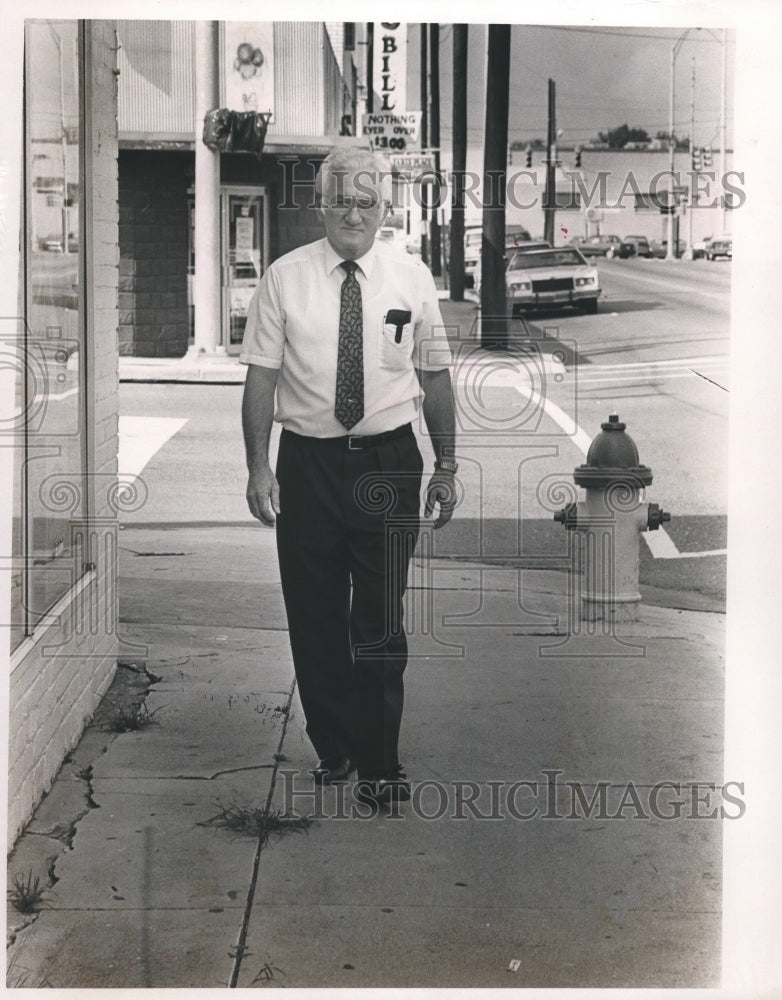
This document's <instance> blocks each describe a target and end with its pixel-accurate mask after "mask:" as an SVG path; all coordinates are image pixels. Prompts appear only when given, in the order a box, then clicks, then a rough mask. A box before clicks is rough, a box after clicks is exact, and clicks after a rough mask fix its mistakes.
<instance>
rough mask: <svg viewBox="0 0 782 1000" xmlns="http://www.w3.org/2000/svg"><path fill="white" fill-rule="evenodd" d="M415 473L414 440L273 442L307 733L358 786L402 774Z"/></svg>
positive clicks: (281, 546)
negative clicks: (352, 444) (352, 769)
mask: <svg viewBox="0 0 782 1000" xmlns="http://www.w3.org/2000/svg"><path fill="white" fill-rule="evenodd" d="M422 470H423V461H422V459H421V454H420V452H419V450H418V445H417V443H416V440H415V436H414V435H413V433H412V430H410V432H409V433H406V434H405V435H404V436H402V437H398V438H394V439H392V440H388V441H384V442H383V443H382V444H379V445H376V446H373V447H370V448H366V449H362V450H355V451H353V450H349V449H348V447H347V439H346V438H327V439H318V438H309V437H302V436H300V435H296V434H293V433H291V432H289V431H283V433H282V436H281V438H280V449H279V456H278V461H277V480H278V482H279V485H280V509H281V513H280V514H279V516H278V518H277V550H278V553H279V560H280V574H281V578H282V591H283V597H284V599H285V608H286V612H287V615H288V628H289V631H290V642H291V650H292V653H293V663H294V668H295V671H296V680H297V683H298V687H299V695H300V697H301V702H302V706H303V708H304V715H305V718H306V723H307V734H308V736H309V738H310V739H311V741H312V744H313V746H314V748H315V751H316V753H317V754H318V756H319V757H320V758H324V757H329V756H331V755H334V754H343V753H348V754H350V755H353V756H354V757H355V758H356V759H357V762H358V768H359V775H360V776H361V777H371V776H373V775H377V774H382V773H388V772H389V771H393V770H394V768H395V767H396V766H397V765H398V763H399V758H398V743H399V728H400V724H401V720H402V707H403V700H404V685H403V679H402V675H403V673H404V670H405V666H406V664H407V639H406V636H405V632H404V626H403V621H402V617H403V597H404V592H405V587H406V583H407V572H408V567H409V564H410V558H411V556H412V554H413V550H414V548H415V544H416V540H417V537H418V531H419V497H420V489H421V475H422Z"/></svg>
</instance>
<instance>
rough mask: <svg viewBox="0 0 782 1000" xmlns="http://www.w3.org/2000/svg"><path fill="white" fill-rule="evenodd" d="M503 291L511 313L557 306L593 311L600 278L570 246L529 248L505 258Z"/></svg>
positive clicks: (597, 296)
mask: <svg viewBox="0 0 782 1000" xmlns="http://www.w3.org/2000/svg"><path fill="white" fill-rule="evenodd" d="M505 293H506V297H507V307H508V313H509V315H510V316H513V317H515V316H521V315H523V314H524V313H525V312H530V311H532V310H535V309H551V308H556V307H557V306H573V307H575V308H576V309H579V310H580V311H582V312H586V313H596V312H597V302H598V299H599V298H600V281H599V277H598V273H597V268H596V267H595V266H594V265H592V264H588V263H587V262H586V260H585V259H584V258H583V257H582V256H581V254H580V253H579V252H578V250H576V249H574V248H573V247H562V248H559V249H549V250H530V251H528V252H526V253H517V254H515V255H514V257H513V259H512V260H510V261H509V262H508V270H507V271H506V272H505Z"/></svg>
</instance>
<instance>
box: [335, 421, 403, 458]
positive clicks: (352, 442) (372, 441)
mask: <svg viewBox="0 0 782 1000" xmlns="http://www.w3.org/2000/svg"><path fill="white" fill-rule="evenodd" d="M412 433H413V428H412V427H411V425H410V424H404V425H403V426H402V427H395V428H394V429H393V430H392V431H383V433H382V434H348V435H347V438H346V439H345V440H346V441H347V443H348V451H363V450H364V449H365V448H375V447H377V445H379V444H385V443H386V441H394V440H395V439H396V438H401V437H407V436H408V434H412Z"/></svg>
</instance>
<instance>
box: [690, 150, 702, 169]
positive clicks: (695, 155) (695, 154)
mask: <svg viewBox="0 0 782 1000" xmlns="http://www.w3.org/2000/svg"><path fill="white" fill-rule="evenodd" d="M692 169H693V170H702V169H703V150H702V149H701V147H700V146H693V148H692Z"/></svg>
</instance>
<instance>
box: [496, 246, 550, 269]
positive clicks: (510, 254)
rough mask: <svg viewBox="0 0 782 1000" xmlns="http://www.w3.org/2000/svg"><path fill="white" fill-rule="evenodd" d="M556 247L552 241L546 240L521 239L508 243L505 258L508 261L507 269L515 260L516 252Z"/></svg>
mask: <svg viewBox="0 0 782 1000" xmlns="http://www.w3.org/2000/svg"><path fill="white" fill-rule="evenodd" d="M553 249H554V248H553V247H552V246H551V244H550V243H547V242H546V241H545V240H519V241H518V242H517V243H506V244H505V260H506V261H507V265H506V270H507V269H508V268H510V266H511V261H512V260H514V258H515V255H516V254H520V253H529V252H530V250H553Z"/></svg>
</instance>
